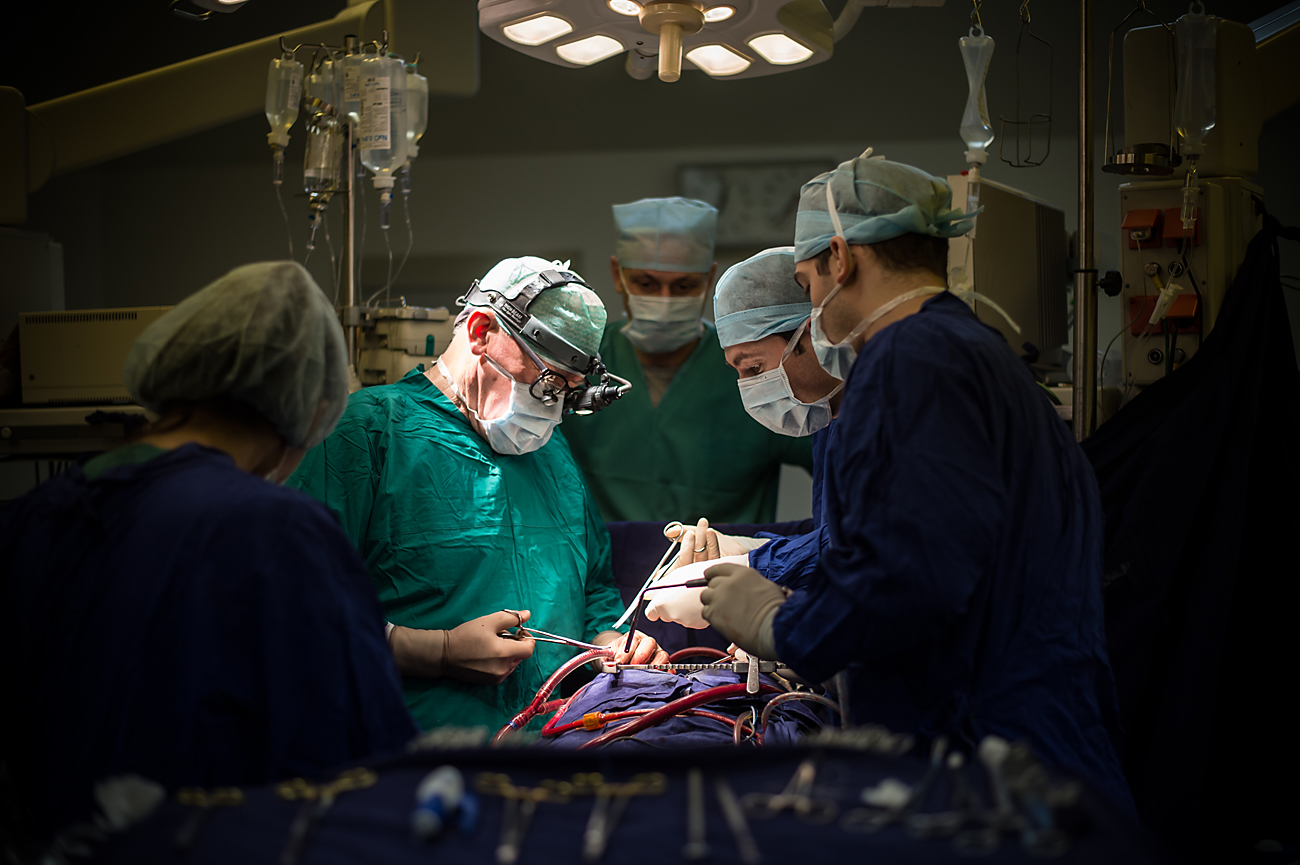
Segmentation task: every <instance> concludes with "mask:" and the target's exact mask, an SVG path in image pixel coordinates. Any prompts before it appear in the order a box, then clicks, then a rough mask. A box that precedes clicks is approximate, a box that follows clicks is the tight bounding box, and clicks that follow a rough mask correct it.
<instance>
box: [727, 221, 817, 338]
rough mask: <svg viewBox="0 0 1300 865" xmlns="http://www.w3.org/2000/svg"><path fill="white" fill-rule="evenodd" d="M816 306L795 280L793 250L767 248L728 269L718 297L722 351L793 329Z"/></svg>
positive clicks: (789, 248) (790, 248)
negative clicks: (813, 305)
mask: <svg viewBox="0 0 1300 865" xmlns="http://www.w3.org/2000/svg"><path fill="white" fill-rule="evenodd" d="M810 315H812V303H810V302H809V300H808V295H807V293H806V292H805V291H804V290H803V286H801V285H800V284H799V283H797V282H795V279H794V247H793V246H778V247H775V248H774V249H765V250H763V251H762V252H760V253H758V254H757V255H755V256H753V257H751V258H747V259H745V260H744V261H742V262H741V263H740V264H736V265H733V266H731V267H729V268H727V272H726V273H724V274H722V278H721V279H719V280H718V287H717V289H716V290H715V292H714V294H713V319H714V323H715V324H716V325H717V328H718V341H719V342H721V343H722V347H723V348H730V347H731V346H733V345H739V344H740V343H742V342H753V341H755V340H759V339H762V338H763V337H765V336H771V335H772V334H774V333H786V332H787V331H791V330H794V329H795V328H797V327H798V326H799V325H801V324H803V323H804V321H806V320H807V318H808V316H810Z"/></svg>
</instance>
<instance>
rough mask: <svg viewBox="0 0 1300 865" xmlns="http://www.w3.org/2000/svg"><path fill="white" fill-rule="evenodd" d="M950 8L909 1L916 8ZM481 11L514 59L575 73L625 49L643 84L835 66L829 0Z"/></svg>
mask: <svg viewBox="0 0 1300 865" xmlns="http://www.w3.org/2000/svg"><path fill="white" fill-rule="evenodd" d="M897 2H898V0H892V2H891V5H894V4H896V3H897ZM942 2H943V0H908V3H907V5H909V6H910V5H913V4H914V3H915V4H920V5H941V4H942ZM477 3H478V16H479V17H478V26H479V29H480V30H481V31H482V32H483V34H484V35H485V36H487V37H488V38H490V39H494V40H496V41H497V42H499V43H501V44H502V45H505V46H507V47H509V48H510V49H511V50H513V51H518V52H519V53H521V54H527V55H529V56H531V57H535V58H537V59H538V60H544V61H546V62H547V63H554V64H556V65H558V66H567V67H569V68H575V67H579V66H588V65H591V64H592V63H598V62H600V61H602V60H605V59H607V58H608V57H609V56H610V55H611V54H612V53H613V52H614V50H615V49H614V43H617V44H618V45H620V46H621V51H622V53H623V54H624V56H625V58H626V63H625V64H624V66H625V69H626V70H627V73H628V75H630V76H632V77H633V78H636V79H638V80H642V79H646V78H649V77H651V76H654V75H655V74H658V77H659V79H660V80H661V81H676V80H678V79H679V78H680V77H681V75H682V70H683V67H684V68H685V69H687V70H693V69H694V70H700V71H702V72H704V73H705V74H707V75H710V76H713V77H717V78H730V79H739V78H756V77H759V76H763V75H774V74H777V73H780V72H788V71H793V70H795V69H803V68H804V67H807V66H812V65H815V64H817V63H822V62H824V61H826V60H829V59H830V58H831V56H832V55H833V54H834V51H835V39H836V33H837V31H836V22H835V19H834V18H833V17H832V16H831V13H830V12H829V11H828V10H827V8H826V6H827V3H826V2H825V0H477ZM860 3H870V4H872V5H877V4H880V5H883V4H884V3H885V0H850V2H849V8H850V9H852V10H857V9H858V5H857V4H860ZM849 17H850V18H852V17H855V16H853V15H850V16H849ZM597 36H600V37H604V38H602V39H595V38H594V37H597ZM588 40H591V41H590V42H588ZM606 51H608V52H610V53H606ZM687 57H690V58H691V62H689V63H686V62H685V61H686V59H687Z"/></svg>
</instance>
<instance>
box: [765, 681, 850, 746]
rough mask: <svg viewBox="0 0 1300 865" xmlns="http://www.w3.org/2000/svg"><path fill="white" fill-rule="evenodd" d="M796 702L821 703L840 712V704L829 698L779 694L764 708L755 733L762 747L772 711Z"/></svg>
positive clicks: (793, 693)
mask: <svg viewBox="0 0 1300 865" xmlns="http://www.w3.org/2000/svg"><path fill="white" fill-rule="evenodd" d="M796 700H805V701H808V702H810V703H821V704H822V705H823V706H829V707H830V708H832V709H834V710H835V712H836V713H837V714H838V713H839V711H840V706H839V703H836V702H835V701H834V700H832V699H830V698H829V697H823V696H822V695H821V694H808V693H805V692H803V691H789V692H787V693H785V694H778V695H776V696H775V697H773V698H772V699H770V700H768V701H767V705H766V706H764V707H763V716H762V717H761V718H760V719H759V722H758V730H756V731H755V735H756V737H757V738H758V743H759V744H760V745H761V744H763V734H764V733H766V732H767V721H768V719H769V718H771V717H772V710H773V709H775V708H776V707H777V706H779V705H781V704H782V703H792V702H794V701H796Z"/></svg>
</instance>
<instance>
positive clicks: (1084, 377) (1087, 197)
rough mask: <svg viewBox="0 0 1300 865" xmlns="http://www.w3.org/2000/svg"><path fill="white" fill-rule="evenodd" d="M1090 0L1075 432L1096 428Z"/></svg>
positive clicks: (1083, 15) (1082, 12)
mask: <svg viewBox="0 0 1300 865" xmlns="http://www.w3.org/2000/svg"><path fill="white" fill-rule="evenodd" d="M1092 187H1093V183H1092V0H1079V271H1078V273H1076V274H1075V275H1074V437H1075V439H1076V440H1077V441H1083V440H1084V439H1085V438H1087V437H1088V436H1089V435H1091V434H1092V432H1093V431H1094V430H1095V429H1096V404H1097V270H1096V267H1097V265H1096V260H1095V259H1096V252H1095V250H1094V249H1093V233H1092V228H1093V195H1092Z"/></svg>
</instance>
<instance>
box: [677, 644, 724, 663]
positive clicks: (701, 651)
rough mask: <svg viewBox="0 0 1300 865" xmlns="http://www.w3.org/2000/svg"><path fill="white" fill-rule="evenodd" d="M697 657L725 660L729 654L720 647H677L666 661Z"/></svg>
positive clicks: (678, 661) (680, 660)
mask: <svg viewBox="0 0 1300 865" xmlns="http://www.w3.org/2000/svg"><path fill="white" fill-rule="evenodd" d="M697 657H705V658H713V659H715V660H718V661H725V660H728V659H729V658H731V655H728V654H727V653H726V652H724V651H722V650H721V649H715V648H713V647H712V646H693V647H691V648H689V649H678V650H677V651H675V652H673V653H672V654H671V655H669V656H668V663H670V664H680V663H681V662H682V661H683V660H685V659H686V658H697Z"/></svg>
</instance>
